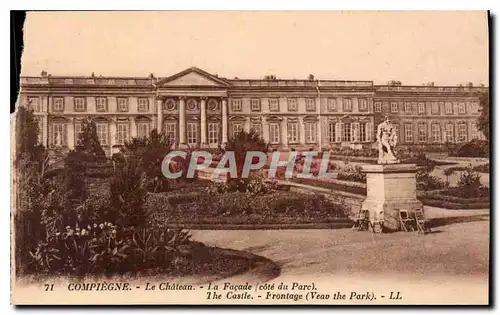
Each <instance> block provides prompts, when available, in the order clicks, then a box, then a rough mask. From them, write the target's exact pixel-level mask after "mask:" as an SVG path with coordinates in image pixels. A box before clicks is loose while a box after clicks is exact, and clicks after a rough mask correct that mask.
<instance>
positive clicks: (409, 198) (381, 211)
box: [361, 164, 422, 231]
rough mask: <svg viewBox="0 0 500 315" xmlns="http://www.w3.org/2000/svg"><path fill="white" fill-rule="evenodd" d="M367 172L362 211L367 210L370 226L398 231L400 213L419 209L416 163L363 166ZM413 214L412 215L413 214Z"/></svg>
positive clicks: (420, 207)
mask: <svg viewBox="0 0 500 315" xmlns="http://www.w3.org/2000/svg"><path fill="white" fill-rule="evenodd" d="M362 170H363V172H364V173H366V188H367V193H366V199H365V200H364V201H363V203H362V205H361V209H363V210H368V212H369V214H370V220H371V221H372V223H376V224H377V223H383V225H382V226H383V230H385V231H397V230H399V228H400V222H399V210H400V209H403V210H408V212H409V213H410V214H412V212H413V211H415V209H422V203H421V202H420V201H419V200H418V199H417V181H416V177H415V173H416V172H417V167H416V165H415V164H385V165H384V164H377V165H363V166H362ZM412 215H413V214H412Z"/></svg>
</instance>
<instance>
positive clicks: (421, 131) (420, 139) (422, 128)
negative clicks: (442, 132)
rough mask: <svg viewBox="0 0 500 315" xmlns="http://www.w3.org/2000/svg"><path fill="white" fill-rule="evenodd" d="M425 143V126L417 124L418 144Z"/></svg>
mask: <svg viewBox="0 0 500 315" xmlns="http://www.w3.org/2000/svg"><path fill="white" fill-rule="evenodd" d="M426 141H427V126H426V125H425V124H418V142H426Z"/></svg>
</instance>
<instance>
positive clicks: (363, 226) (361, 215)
mask: <svg viewBox="0 0 500 315" xmlns="http://www.w3.org/2000/svg"><path fill="white" fill-rule="evenodd" d="M369 226H370V213H369V212H368V210H363V209H360V210H359V212H358V218H357V219H356V221H355V222H354V225H353V226H352V229H353V230H356V231H366V230H368V228H369Z"/></svg>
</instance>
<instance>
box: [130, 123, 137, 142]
mask: <svg viewBox="0 0 500 315" xmlns="http://www.w3.org/2000/svg"><path fill="white" fill-rule="evenodd" d="M136 137H137V124H136V123H135V119H133V118H130V139H132V138H136Z"/></svg>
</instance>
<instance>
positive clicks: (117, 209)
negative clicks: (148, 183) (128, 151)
mask: <svg viewBox="0 0 500 315" xmlns="http://www.w3.org/2000/svg"><path fill="white" fill-rule="evenodd" d="M138 163H139V161H137V160H136V159H133V158H126V159H125V161H124V162H123V163H122V164H119V165H118V167H117V168H116V169H115V173H114V176H113V177H112V180H111V185H110V195H111V196H110V203H111V209H110V214H109V215H110V216H111V217H114V218H115V220H116V223H117V224H118V225H119V226H120V227H122V228H123V227H129V226H134V227H139V226H142V225H143V224H144V222H145V220H146V214H147V211H146V209H145V208H144V202H145V198H146V189H145V188H144V186H145V177H146V176H145V174H144V172H143V171H142V169H141V168H140V167H139V165H138Z"/></svg>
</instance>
